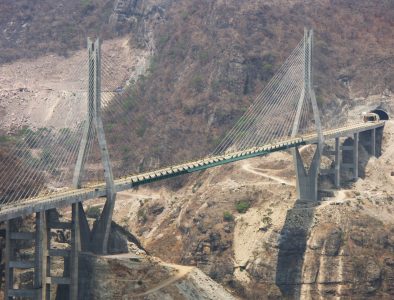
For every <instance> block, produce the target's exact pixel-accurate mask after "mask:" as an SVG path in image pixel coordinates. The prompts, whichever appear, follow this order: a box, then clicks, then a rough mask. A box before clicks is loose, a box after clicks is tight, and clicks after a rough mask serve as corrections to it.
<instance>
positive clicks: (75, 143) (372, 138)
mask: <svg viewBox="0 0 394 300" xmlns="http://www.w3.org/2000/svg"><path fill="white" fill-rule="evenodd" d="M312 46H313V33H312V31H305V34H304V38H303V39H302V40H301V41H300V42H299V44H298V45H297V46H296V48H295V49H294V50H293V51H292V53H291V54H290V56H289V57H288V58H287V60H286V61H285V62H284V64H283V65H282V66H281V67H280V68H279V70H278V71H277V72H276V74H275V75H274V77H273V78H272V80H271V81H270V82H269V83H268V84H267V85H266V87H265V88H264V89H263V91H262V92H261V93H260V94H259V95H258V96H257V97H256V99H255V101H254V102H253V103H252V105H251V106H250V107H249V109H248V110H247V111H246V112H245V114H244V115H243V116H242V117H241V118H240V120H239V121H238V122H237V124H236V125H235V126H234V127H233V128H232V129H231V130H230V131H229V132H228V133H227V135H226V136H225V137H224V139H223V140H222V141H221V142H220V143H219V144H218V145H217V146H216V148H215V149H214V150H213V151H212V152H211V153H210V154H209V155H206V156H205V157H204V158H198V159H193V160H190V161H187V162H183V163H175V164H170V165H169V166H164V167H157V168H153V170H151V171H145V172H135V173H134V174H131V175H129V174H127V173H128V167H129V165H128V163H127V162H128V161H127V160H122V161H121V162H122V163H121V164H120V165H119V164H114V163H113V162H112V161H113V160H112V159H111V158H113V157H119V156H120V155H121V154H122V155H123V156H126V157H127V155H128V152H129V150H127V149H126V151H124V149H123V150H121V148H122V147H124V145H128V144H130V145H131V147H132V138H133V137H131V139H130V140H127V139H126V140H125V141H124V140H123V141H119V138H124V137H119V136H117V135H116V134H115V135H111V132H112V131H113V126H116V125H118V124H120V123H122V122H123V125H122V126H125V128H127V127H132V126H139V128H140V130H141V131H143V129H144V126H142V127H141V125H143V124H141V123H143V122H139V124H135V123H132V121H130V119H129V118H128V115H127V111H130V110H132V109H133V105H134V103H133V97H134V96H133V95H130V93H131V94H133V90H132V89H129V88H128V87H129V86H130V84H131V83H130V82H129V81H128V79H127V78H126V77H125V76H122V74H114V73H111V70H110V68H109V66H108V64H107V62H106V59H105V57H103V56H102V55H101V48H100V43H99V41H98V40H97V41H95V42H91V41H88V59H87V62H86V64H83V65H82V66H81V68H82V69H84V68H85V69H86V73H87V74H88V79H87V81H86V82H83V81H82V82H83V83H84V84H86V86H87V89H86V90H83V89H81V90H80V91H79V92H76V93H74V95H73V98H72V99H71V100H69V101H70V102H73V103H71V104H74V105H70V107H69V111H68V112H63V113H64V116H63V118H64V124H62V126H60V127H59V126H53V127H51V128H41V129H38V130H29V129H25V132H24V133H23V135H22V137H21V138H20V140H18V141H17V142H16V143H15V146H14V148H13V149H12V151H11V155H10V159H9V160H8V161H4V162H3V163H2V169H3V172H2V173H0V183H1V185H2V186H1V190H0V191H1V193H0V221H6V228H7V230H6V245H7V249H6V255H7V257H6V262H7V265H6V290H5V292H6V299H9V298H12V297H18V296H22V297H31V298H35V299H48V298H49V297H50V293H51V286H52V285H62V286H66V287H69V295H70V298H71V299H77V297H78V253H79V252H80V251H81V250H83V251H88V250H89V251H93V252H95V253H99V254H100V253H107V244H108V237H109V235H110V226H111V220H112V213H113V209H114V205H115V201H116V193H117V192H120V191H124V190H127V189H132V188H134V187H136V186H138V185H141V184H147V183H150V182H154V181H159V180H163V179H166V178H171V177H175V176H179V175H183V174H187V173H192V172H196V171H200V170H204V169H208V168H212V167H215V166H219V165H223V164H226V163H231V162H234V161H238V160H242V159H248V158H252V157H257V156H263V155H268V154H270V153H272V152H276V151H283V150H287V149H291V151H292V153H293V156H294V163H295V167H296V168H295V169H296V175H297V193H298V198H299V199H300V200H303V201H316V200H317V196H318V195H317V193H318V175H319V173H321V172H322V170H321V169H320V159H321V156H322V154H323V145H324V143H325V141H328V140H331V139H334V140H335V147H334V148H335V149H334V151H333V155H334V161H335V168H334V169H333V170H332V171H330V172H332V173H333V175H334V178H335V184H336V186H337V187H339V186H340V179H341V169H342V168H348V169H351V170H352V172H353V177H354V178H357V177H358V145H359V143H362V144H363V145H364V146H366V148H368V151H369V152H370V154H371V155H377V154H378V153H379V152H380V149H379V148H380V141H379V135H381V134H382V128H383V126H384V121H381V120H372V121H371V122H364V121H362V120H361V119H360V120H357V121H355V122H349V120H347V119H346V117H343V116H338V117H337V118H335V120H334V121H332V120H331V121H330V122H329V123H327V124H324V122H322V121H321V119H320V114H319V110H318V103H317V101H316V96H315V92H314V89H313V81H312V57H313V50H312V49H313V47H312ZM113 77H119V78H121V80H120V81H117V82H113V81H109V82H105V79H106V78H113ZM123 77H124V78H123ZM119 84H121V86H119ZM125 112H126V113H125ZM110 117H112V119H111V118H110ZM58 119H59V117H58ZM61 119H62V118H61ZM57 122H58V120H57ZM119 122H120V123H119ZM144 130H146V128H145V129H144ZM125 134H127V133H125ZM122 136H123V134H122ZM345 137H351V138H352V140H353V143H352V144H351V145H343V146H342V145H341V138H345ZM304 145H316V149H315V152H314V156H313V159H312V162H311V164H310V166H308V167H305V163H304V161H303V159H302V157H301V155H300V152H299V148H300V147H301V146H304ZM131 149H132V148H131ZM130 151H132V150H130ZM342 151H350V152H351V153H352V161H351V162H348V163H345V162H343V161H342V159H341V158H342V153H341V152H342ZM116 152H122V153H121V154H119V155H114V153H116ZM11 158H12V159H11ZM91 161H94V162H95V163H94V164H93V163H90V162H91ZM89 163H90V164H89ZM16 166H17V167H18V168H16ZM92 166H93V167H92ZM89 168H93V169H94V168H96V169H97V168H98V169H99V170H100V171H99V173H100V172H101V173H100V176H101V177H100V176H99V178H101V179H102V180H101V182H98V183H97V182H96V183H94V182H93V181H94V180H93V179H94V176H92V172H91V171H89ZM130 168H131V167H130ZM10 178H11V180H10ZM6 179H8V180H6ZM48 186H57V187H62V186H64V187H66V188H63V189H58V190H56V189H53V188H52V189H49V188H48ZM98 197H106V199H107V200H106V203H105V206H104V209H103V211H102V214H101V216H100V218H99V220H98V221H97V222H96V223H95V225H94V227H93V229H90V228H89V225H88V222H87V219H86V216H85V211H84V207H83V205H82V203H83V202H84V201H86V200H89V199H95V198H98ZM67 205H71V207H72V221H71V223H62V222H59V221H58V220H56V219H55V218H54V217H53V216H54V212H55V210H56V209H57V208H60V207H65V206H67ZM33 213H35V214H36V228H35V231H34V232H31V233H28V232H20V231H18V228H16V227H15V225H14V223H15V222H14V220H15V219H16V218H18V217H21V216H27V215H29V214H33ZM58 228H60V229H70V230H71V233H72V245H71V249H69V250H64V251H54V250H53V249H51V247H50V230H51V229H58ZM24 239H34V240H35V245H36V246H35V248H36V250H35V251H36V255H35V260H34V261H20V260H17V258H16V257H15V256H14V250H15V249H16V248H17V244H18V240H24ZM55 256H60V257H67V259H65V260H64V263H65V268H64V269H65V274H64V276H63V277H53V276H51V275H50V259H51V257H55ZM66 265H67V266H66ZM15 268H21V269H28V268H34V274H35V280H34V287H33V288H31V289H24V290H23V289H14V288H13V286H14V284H13V283H14V277H13V270H14V269H15Z"/></svg>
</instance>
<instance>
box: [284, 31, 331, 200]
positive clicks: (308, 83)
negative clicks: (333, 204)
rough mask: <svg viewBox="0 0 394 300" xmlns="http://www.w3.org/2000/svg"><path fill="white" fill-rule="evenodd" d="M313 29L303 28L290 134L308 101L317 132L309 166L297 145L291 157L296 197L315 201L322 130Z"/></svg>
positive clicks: (297, 123) (296, 129) (298, 123)
mask: <svg viewBox="0 0 394 300" xmlns="http://www.w3.org/2000/svg"><path fill="white" fill-rule="evenodd" d="M312 57H313V30H308V29H306V28H305V29H304V68H303V69H304V80H303V89H302V92H301V95H300V98H299V100H298V104H297V112H296V117H295V120H294V124H293V129H292V133H291V136H292V137H295V136H296V135H297V134H298V130H299V127H300V121H301V111H302V107H303V105H304V103H305V102H306V101H309V102H310V104H311V106H312V112H313V121H314V125H315V129H316V133H317V137H318V138H317V147H316V150H315V153H314V155H313V158H312V162H311V164H310V166H309V168H305V165H304V161H303V159H302V156H301V154H300V150H299V147H298V146H297V147H295V148H293V150H292V152H293V159H294V165H295V171H296V179H297V197H298V200H301V201H317V198H318V175H319V169H320V161H321V155H322V151H323V143H324V139H323V132H322V127H321V121H320V115H319V109H318V106H317V101H316V95H315V91H314V89H313V80H312V77H313V76H312V75H313V72H312V71H313V70H312Z"/></svg>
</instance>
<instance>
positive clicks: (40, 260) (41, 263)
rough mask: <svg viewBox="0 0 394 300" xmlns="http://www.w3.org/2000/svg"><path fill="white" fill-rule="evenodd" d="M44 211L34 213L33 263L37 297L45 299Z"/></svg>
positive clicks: (45, 241)
mask: <svg viewBox="0 0 394 300" xmlns="http://www.w3.org/2000/svg"><path fill="white" fill-rule="evenodd" d="M46 224H47V222H46V213H45V212H38V213H36V232H35V265H34V288H35V289H36V290H37V293H38V294H37V299H46V298H47V296H46V291H47V289H46V278H47V273H46V271H47V256H48V247H47V227H46Z"/></svg>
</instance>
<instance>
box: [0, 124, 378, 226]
mask: <svg viewBox="0 0 394 300" xmlns="http://www.w3.org/2000/svg"><path fill="white" fill-rule="evenodd" d="M382 126H384V122H375V123H357V124H352V125H349V126H346V127H342V128H338V129H332V130H325V131H324V132H323V135H324V139H325V140H328V139H332V138H336V137H343V136H348V135H351V134H354V133H357V132H362V131H367V130H371V129H374V128H379V127H382ZM316 142H317V134H308V135H303V136H300V137H296V138H289V139H286V140H282V141H278V142H275V143H272V144H268V145H264V146H261V147H254V148H251V149H247V150H243V151H239V152H233V153H229V154H225V155H219V156H212V157H207V158H204V159H200V160H196V161H193V162H187V163H183V164H180V165H176V166H171V167H167V168H163V169H159V170H155V171H151V172H146V173H142V174H137V175H131V176H127V177H124V178H120V179H117V180H115V186H116V190H117V191H118V192H120V191H124V190H128V189H131V188H133V187H135V186H138V185H142V184H146V183H150V182H153V181H159V180H162V179H166V178H171V177H175V176H179V175H182V174H187V173H192V172H196V171H200V170H204V169H208V168H212V167H215V166H219V165H223V164H227V163H230V162H234V161H238V160H243V159H247V158H251V157H257V156H263V155H266V154H269V153H272V152H276V151H281V150H285V149H289V148H293V147H296V146H301V145H307V144H313V143H316ZM104 196H106V187H105V183H101V184H97V185H92V186H87V187H84V188H82V189H70V190H67V191H64V192H59V193H52V194H50V195H43V196H40V197H36V198H31V199H26V200H22V201H21V202H19V203H12V204H8V205H6V206H3V207H0V221H5V220H9V219H13V218H15V217H19V216H24V215H28V214H31V213H34V212H37V211H42V210H48V209H51V208H58V207H62V206H66V205H69V204H71V203H76V202H81V201H85V200H89V199H94V198H99V197H104Z"/></svg>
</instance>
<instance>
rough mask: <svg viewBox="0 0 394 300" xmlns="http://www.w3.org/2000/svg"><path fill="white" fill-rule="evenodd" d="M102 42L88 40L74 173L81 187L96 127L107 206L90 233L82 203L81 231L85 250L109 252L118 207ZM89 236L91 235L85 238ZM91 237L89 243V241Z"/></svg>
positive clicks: (74, 180) (79, 214)
mask: <svg viewBox="0 0 394 300" xmlns="http://www.w3.org/2000/svg"><path fill="white" fill-rule="evenodd" d="M100 51H101V50H100V41H99V40H98V39H97V40H96V41H95V42H92V41H91V40H90V39H88V52H89V80H88V115H87V119H86V120H87V121H86V125H85V130H84V136H83V139H82V142H81V145H80V149H79V154H78V160H77V165H76V168H75V172H74V179H73V183H74V187H76V188H80V186H81V178H82V172H83V166H84V162H85V160H86V155H87V153H86V151H87V143H88V138H89V134H91V132H92V131H93V130H94V129H95V132H96V136H97V140H98V143H99V147H100V152H101V162H102V165H103V168H104V177H105V182H106V188H107V201H106V203H105V205H104V209H103V211H102V214H101V216H100V218H99V220H98V222H96V224H95V226H94V228H93V231H92V233H91V234H90V230H89V226H88V225H87V224H88V223H87V221H86V217H85V213H84V211H83V206H82V205H79V208H78V210H79V212H78V214H77V215H78V218H79V230H80V234H81V238H82V241H83V243H82V249H84V250H86V248H87V247H89V249H90V250H92V251H93V252H96V253H102V254H105V253H107V250H108V239H109V233H110V230H111V222H112V214H113V210H114V207H115V199H116V190H115V185H114V179H113V173H112V167H111V163H110V157H109V152H108V147H107V142H106V139H105V132H104V126H103V121H102V118H101V53H100ZM86 235H89V236H88V237H86ZM88 240H90V243H89V245H88V243H87V242H86V241H88Z"/></svg>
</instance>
